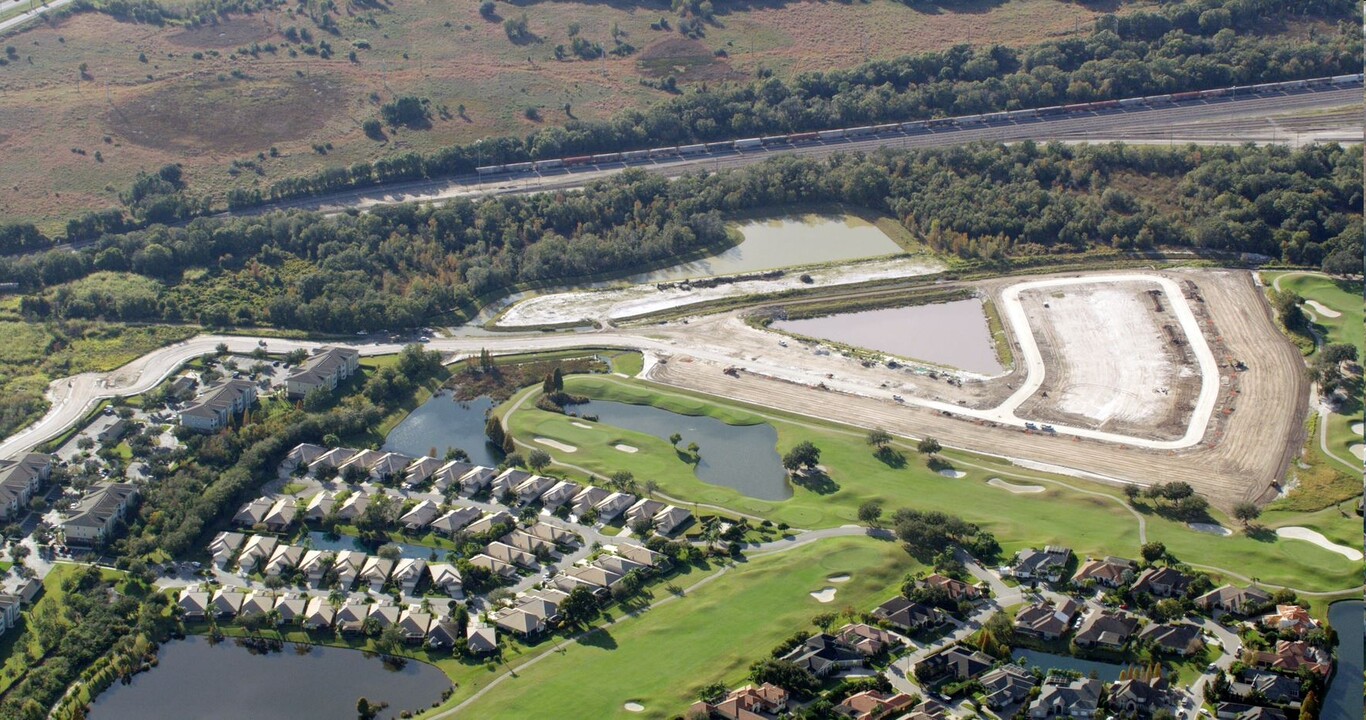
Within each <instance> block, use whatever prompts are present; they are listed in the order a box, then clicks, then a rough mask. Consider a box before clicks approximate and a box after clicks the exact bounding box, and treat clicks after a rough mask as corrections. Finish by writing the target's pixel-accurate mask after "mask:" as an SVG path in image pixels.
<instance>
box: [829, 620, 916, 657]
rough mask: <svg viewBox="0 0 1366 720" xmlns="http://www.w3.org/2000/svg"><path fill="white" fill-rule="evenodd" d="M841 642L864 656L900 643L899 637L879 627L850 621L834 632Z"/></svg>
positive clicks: (875, 654) (880, 651)
mask: <svg viewBox="0 0 1366 720" xmlns="http://www.w3.org/2000/svg"><path fill="white" fill-rule="evenodd" d="M835 637H837V638H839V639H840V641H841V642H843V643H845V644H847V645H849V646H850V647H852V648H854V649H855V650H857V651H859V653H861V654H862V655H863V656H864V657H874V656H877V655H879V654H881V653H882V651H884V650H887V649H888V648H894V647H897V646H898V645H900V644H901V638H900V637H899V636H897V635H893V634H892V633H890V632H887V631H886V630H883V629H882V628H880V627H875V626H873V625H868V624H866V623H850V624H848V625H845V626H844V627H842V628H840V629H839V630H838V631H836V632H835Z"/></svg>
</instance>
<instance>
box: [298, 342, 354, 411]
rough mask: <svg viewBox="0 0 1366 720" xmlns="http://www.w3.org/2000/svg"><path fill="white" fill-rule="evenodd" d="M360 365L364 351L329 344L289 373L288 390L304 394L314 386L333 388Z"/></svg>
mask: <svg viewBox="0 0 1366 720" xmlns="http://www.w3.org/2000/svg"><path fill="white" fill-rule="evenodd" d="M359 369H360V353H359V352H357V351H356V350H354V349H352V348H342V347H325V348H319V349H318V350H317V351H316V353H315V354H314V355H313V356H312V357H309V358H308V359H307V360H305V361H303V362H302V363H300V365H299V366H298V367H296V368H294V369H293V370H290V371H289V374H288V375H286V376H285V393H286V394H288V395H289V397H291V398H301V397H303V396H305V395H307V394H309V393H310V392H312V391H314V390H322V391H323V392H332V391H333V390H336V389H337V384H338V383H340V382H342V381H343V380H346V379H347V378H349V377H351V376H352V375H354V374H356V372H357V371H358V370H359Z"/></svg>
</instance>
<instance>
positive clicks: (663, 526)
mask: <svg viewBox="0 0 1366 720" xmlns="http://www.w3.org/2000/svg"><path fill="white" fill-rule="evenodd" d="M654 522H655V532H657V533H659V534H660V535H674V534H675V533H677V532H678V531H679V529H681V528H683V527H686V526H687V525H688V523H690V522H692V511H690V510H684V509H683V508H680V507H674V506H673V505H669V506H667V507H665V508H664V509H663V510H660V511H659V513H658V514H657V515H655V521H654Z"/></svg>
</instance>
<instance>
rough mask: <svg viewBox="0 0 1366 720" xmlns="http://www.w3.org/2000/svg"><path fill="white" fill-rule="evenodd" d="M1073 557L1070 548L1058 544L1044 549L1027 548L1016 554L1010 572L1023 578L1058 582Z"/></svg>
mask: <svg viewBox="0 0 1366 720" xmlns="http://www.w3.org/2000/svg"><path fill="white" fill-rule="evenodd" d="M1071 559H1072V551H1071V550H1070V549H1068V548H1065V547H1058V546H1056V545H1049V546H1047V547H1045V548H1044V549H1043V550H1032V549H1031V550H1025V551H1022V552H1021V553H1020V554H1019V555H1016V556H1015V563H1014V565H1012V566H1011V570H1010V572H1011V574H1012V575H1014V576H1015V577H1017V578H1020V579H1023V580H1047V581H1049V582H1057V581H1058V580H1059V579H1061V577H1062V572H1063V570H1064V569H1065V568H1066V567H1067V563H1068V561H1069V560H1071Z"/></svg>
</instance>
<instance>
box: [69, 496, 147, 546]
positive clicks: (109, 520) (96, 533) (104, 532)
mask: <svg viewBox="0 0 1366 720" xmlns="http://www.w3.org/2000/svg"><path fill="white" fill-rule="evenodd" d="M140 495H141V494H140V493H139V492H138V489H137V487H136V486H134V485H132V484H131V483H100V484H98V485H95V486H94V487H93V488H91V491H90V493H89V494H88V495H86V496H85V497H84V498H81V501H80V502H79V503H78V504H77V505H76V507H75V508H73V509H72V510H71V513H70V514H69V515H67V516H66V517H65V518H64V519H63V520H62V524H61V528H62V534H63V535H64V536H65V537H66V542H67V543H68V544H72V545H89V546H100V545H104V544H106V543H108V542H109V541H110V540H112V539H113V538H114V533H115V531H116V530H117V529H118V526H119V523H121V522H123V521H125V520H127V518H128V516H129V514H131V513H132V511H133V506H134V505H136V504H137V501H138V497H140Z"/></svg>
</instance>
